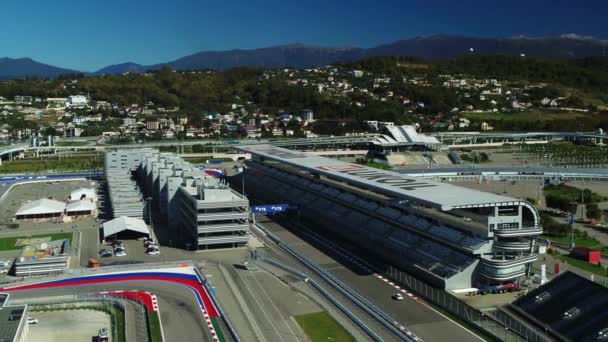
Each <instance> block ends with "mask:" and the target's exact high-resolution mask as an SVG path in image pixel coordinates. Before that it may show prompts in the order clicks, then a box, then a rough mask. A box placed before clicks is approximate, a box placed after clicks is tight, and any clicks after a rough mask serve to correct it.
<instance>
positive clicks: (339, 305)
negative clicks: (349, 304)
mask: <svg viewBox="0 0 608 342" xmlns="http://www.w3.org/2000/svg"><path fill="white" fill-rule="evenodd" d="M260 260H262V261H265V262H267V263H269V264H271V265H273V266H276V267H278V268H280V269H283V270H285V271H287V272H289V273H291V274H293V275H294V276H296V277H298V278H300V279H301V280H304V281H305V282H306V283H308V284H310V285H311V286H312V287H314V288H315V289H316V290H317V291H319V292H320V293H321V294H322V295H323V296H325V298H327V299H328V300H329V301H330V302H331V303H332V304H333V305H335V306H336V307H337V308H338V309H339V310H340V311H342V312H343V313H344V314H345V315H346V316H347V317H348V318H350V319H351V320H352V321H353V322H354V323H355V324H356V325H357V326H358V327H359V328H361V330H363V331H365V333H366V334H367V335H368V336H369V337H371V338H372V339H373V340H374V341H382V338H380V336H378V335H376V333H375V332H374V331H373V330H371V329H370V328H369V327H368V326H367V325H366V324H365V323H363V322H362V321H361V320H360V319H359V318H358V317H357V316H356V315H355V314H353V313H352V312H351V311H350V310H348V309H347V308H346V307H345V306H344V305H342V303H340V301H338V300H337V299H336V298H335V297H334V296H332V295H331V294H330V293H329V292H327V290H325V289H324V288H323V287H322V286H321V285H320V284H319V283H317V282H316V281H314V280H313V279H310V278H308V276H306V274H304V273H301V272H300V271H297V270H295V269H293V268H291V267H289V266H286V265H283V264H281V263H280V262H278V261H276V260H274V259H271V258H268V257H262V258H261V259H260Z"/></svg>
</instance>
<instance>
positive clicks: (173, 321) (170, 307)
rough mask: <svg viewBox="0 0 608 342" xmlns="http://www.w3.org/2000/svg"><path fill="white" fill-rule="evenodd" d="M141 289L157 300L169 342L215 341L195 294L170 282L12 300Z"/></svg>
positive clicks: (31, 293)
mask: <svg viewBox="0 0 608 342" xmlns="http://www.w3.org/2000/svg"><path fill="white" fill-rule="evenodd" d="M142 289H145V290H147V291H150V292H152V293H154V294H156V295H157V297H158V302H159V310H160V314H161V315H160V316H161V320H162V324H163V331H164V334H165V340H166V341H212V339H211V336H210V334H209V331H208V330H207V326H206V324H205V323H204V321H203V319H202V318H203V317H202V313H201V311H200V308H199V307H198V304H197V301H196V299H195V298H194V294H193V293H192V291H190V290H189V289H186V288H184V287H182V286H180V285H176V284H172V283H169V282H160V281H158V282H156V281H145V282H142V281H126V282H121V283H105V284H95V285H80V286H70V287H59V288H49V289H35V290H26V291H13V292H11V298H12V299H13V300H19V299H31V298H40V299H41V301H43V300H44V297H54V296H66V295H74V294H86V293H94V292H101V291H116V290H142Z"/></svg>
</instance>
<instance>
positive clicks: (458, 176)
mask: <svg viewBox="0 0 608 342" xmlns="http://www.w3.org/2000/svg"><path fill="white" fill-rule="evenodd" d="M397 172H399V173H402V174H405V175H408V176H412V177H420V178H430V179H434V180H439V181H444V180H445V181H457V180H505V179H507V180H526V179H528V180H529V179H537V180H544V179H547V178H548V179H551V180H584V181H608V169H605V168H569V167H561V168H560V167H474V168H472V167H450V168H437V169H416V170H400V171H397Z"/></svg>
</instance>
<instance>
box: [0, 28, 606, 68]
mask: <svg viewBox="0 0 608 342" xmlns="http://www.w3.org/2000/svg"><path fill="white" fill-rule="evenodd" d="M607 49H608V41H606V40H599V39H594V38H592V37H586V36H579V35H575V34H566V35H561V36H558V37H544V38H529V37H523V36H520V37H511V38H475V37H463V36H451V35H431V36H422V37H416V38H412V39H407V40H400V41H396V42H393V43H390V44H385V45H379V46H375V47H371V48H359V47H351V46H315V45H304V44H288V45H279V46H272V47H265V48H260V49H251V50H239V49H236V50H227V51H203V52H199V53H195V54H192V55H189V56H185V57H182V58H179V59H176V60H173V61H169V62H165V63H159V64H154V65H141V64H136V63H130V62H129V63H122V64H116V65H111V66H108V67H105V68H102V69H100V70H97V71H95V72H92V73H86V74H89V75H101V74H117V73H125V72H134V73H139V72H145V71H146V70H154V69H159V68H161V67H162V66H165V65H168V66H170V67H171V68H173V69H175V70H201V69H216V70H225V69H230V68H233V67H237V66H256V67H265V68H278V67H298V68H302V67H313V66H323V65H329V64H333V63H336V62H348V61H355V60H359V59H362V58H366V57H371V56H410V57H419V58H424V59H437V58H451V57H457V56H461V55H465V54H472V53H476V54H483V55H516V56H518V55H522V54H523V55H526V56H536V57H546V58H583V57H590V56H605V55H606V50H607ZM75 72H79V71H76V70H69V69H63V68H58V67H54V66H51V65H46V64H42V63H39V62H36V61H34V60H32V59H30V58H19V59H11V58H0V79H12V78H21V77H27V76H30V77H55V76H58V75H61V74H65V73H75Z"/></svg>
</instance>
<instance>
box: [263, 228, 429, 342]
mask: <svg viewBox="0 0 608 342" xmlns="http://www.w3.org/2000/svg"><path fill="white" fill-rule="evenodd" d="M255 227H256V228H257V229H258V230H260V231H262V232H264V234H265V235H266V236H268V238H270V239H271V240H272V241H273V242H275V243H276V244H277V245H278V246H279V247H280V248H281V249H283V250H284V251H286V252H287V253H289V254H290V255H291V256H293V257H295V258H296V259H297V260H298V261H300V262H301V263H303V264H304V265H306V266H307V267H309V268H310V269H311V270H313V271H314V272H315V273H316V274H317V275H318V276H320V277H321V278H322V279H323V280H325V281H326V282H327V283H328V284H330V285H331V286H333V287H334V288H335V289H337V290H338V291H339V292H340V293H342V295H344V296H345V297H347V298H348V299H350V300H351V301H352V302H353V303H355V304H356V305H357V306H359V307H360V308H361V309H363V310H364V311H365V312H367V313H368V314H369V315H370V316H372V317H374V318H375V319H376V320H377V321H378V322H379V323H380V324H382V325H383V326H384V327H386V328H387V329H388V330H390V331H391V332H392V333H394V334H395V335H396V336H398V337H399V338H400V339H402V340H404V341H420V340H421V339H420V338H419V337H418V336H416V335H414V334H413V333H412V332H411V331H410V330H409V329H407V328H406V327H404V326H402V325H400V324H399V323H398V322H397V321H396V320H395V319H393V318H392V317H390V316H389V315H388V314H386V313H385V312H384V311H382V310H380V309H379V308H378V307H376V306H375V305H374V304H372V303H370V302H369V301H368V300H367V299H365V298H364V297H363V296H361V295H360V294H358V293H357V292H356V291H355V290H353V289H351V288H350V287H349V286H348V285H346V284H345V283H344V282H342V281H340V280H338V279H337V278H336V277H334V276H333V275H332V274H330V273H329V272H328V271H326V270H324V269H323V268H321V267H320V266H318V265H317V264H315V263H314V262H312V261H310V260H309V259H308V258H306V257H305V256H304V255H302V254H301V253H300V252H298V251H297V250H295V249H293V248H291V247H290V246H289V245H288V244H287V243H285V242H283V241H282V240H281V239H280V238H279V237H278V236H276V235H274V234H273V233H271V232H269V231H268V230H266V229H265V228H264V227H262V226H260V225H259V224H257V223H256V224H255Z"/></svg>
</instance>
